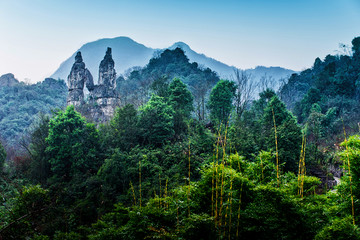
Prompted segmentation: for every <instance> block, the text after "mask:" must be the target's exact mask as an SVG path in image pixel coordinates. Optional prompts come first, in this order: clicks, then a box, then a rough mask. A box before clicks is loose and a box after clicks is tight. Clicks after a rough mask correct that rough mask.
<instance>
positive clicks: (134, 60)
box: [51, 37, 294, 88]
mask: <svg viewBox="0 0 360 240" xmlns="http://www.w3.org/2000/svg"><path fill="white" fill-rule="evenodd" d="M107 47H111V48H112V53H113V59H114V61H115V69H116V72H117V74H118V75H119V74H123V73H124V71H126V70H127V69H129V68H131V67H134V66H141V67H143V66H145V65H146V64H147V63H148V62H149V60H150V59H151V58H152V57H153V56H154V55H157V54H158V53H159V52H160V51H162V50H163V49H153V48H149V47H146V46H144V45H142V44H140V43H137V42H135V41H133V40H132V39H130V38H128V37H117V38H111V39H109V38H106V39H100V40H97V41H94V42H90V43H87V44H85V45H83V46H82V47H81V48H80V49H79V50H77V51H81V54H82V56H83V59H84V62H85V64H86V67H87V68H88V69H89V70H90V72H91V74H92V75H93V77H94V80H95V81H97V79H98V71H99V63H100V61H101V60H102V59H103V57H104V54H105V51H106V48H107ZM176 47H180V48H182V49H183V50H184V52H185V54H186V55H187V57H188V58H189V60H190V62H197V63H198V64H199V65H200V66H204V67H208V68H210V69H212V70H213V71H215V72H217V73H218V74H219V76H220V77H221V78H229V77H231V76H232V75H233V73H234V69H236V68H235V67H233V66H229V65H226V64H224V63H222V62H220V61H217V60H215V59H213V58H210V57H207V56H206V55H204V54H199V53H197V52H195V51H193V50H192V49H191V48H190V47H189V46H188V45H187V44H186V43H183V42H177V43H175V44H173V45H172V46H170V47H169V49H175V48H176ZM77 51H76V52H77ZM76 52H74V54H73V55H72V56H71V57H69V58H68V59H67V60H66V61H65V62H63V63H62V64H61V65H60V67H59V69H58V70H56V72H55V73H54V74H53V75H52V76H51V77H52V78H55V79H58V78H60V79H64V80H66V79H67V76H68V74H69V73H70V69H71V66H72V64H73V63H74V57H75V54H76ZM246 71H248V72H249V73H251V75H252V76H253V78H254V81H256V82H258V81H259V79H260V78H261V77H262V76H264V75H267V76H272V77H273V78H274V80H275V82H276V84H275V87H276V88H277V86H278V82H279V81H278V80H279V79H281V78H286V77H288V76H290V75H291V74H292V73H294V71H292V70H289V69H284V68H281V67H262V66H260V67H256V68H254V69H247V70H246Z"/></svg>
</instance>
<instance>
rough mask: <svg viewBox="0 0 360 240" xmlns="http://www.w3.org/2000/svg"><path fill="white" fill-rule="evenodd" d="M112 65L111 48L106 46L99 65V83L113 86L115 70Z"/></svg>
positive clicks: (113, 64)
mask: <svg viewBox="0 0 360 240" xmlns="http://www.w3.org/2000/svg"><path fill="white" fill-rule="evenodd" d="M114 67H115V63H114V60H113V59H112V55H111V48H107V50H106V54H105V57H104V59H103V60H102V61H101V62H100V66H99V85H105V86H107V87H108V88H112V89H113V88H115V80H116V71H115V68H114Z"/></svg>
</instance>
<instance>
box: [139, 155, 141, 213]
mask: <svg viewBox="0 0 360 240" xmlns="http://www.w3.org/2000/svg"><path fill="white" fill-rule="evenodd" d="M139 193H140V208H141V160H140V161H139Z"/></svg>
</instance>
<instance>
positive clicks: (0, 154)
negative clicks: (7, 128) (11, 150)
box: [0, 142, 6, 176]
mask: <svg viewBox="0 0 360 240" xmlns="http://www.w3.org/2000/svg"><path fill="white" fill-rule="evenodd" d="M5 159H6V151H5V148H4V147H3V145H2V144H1V142H0V176H1V175H2V171H3V166H4V163H5Z"/></svg>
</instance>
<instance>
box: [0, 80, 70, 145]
mask: <svg viewBox="0 0 360 240" xmlns="http://www.w3.org/2000/svg"><path fill="white" fill-rule="evenodd" d="M67 91H68V90H67V87H66V84H65V82H64V81H63V80H55V79H51V78H47V79H45V80H44V81H43V82H39V83H36V84H32V85H27V84H25V83H23V82H20V83H19V84H16V85H14V86H11V87H7V86H4V87H1V88H0V106H1V107H0V132H1V137H2V138H3V139H4V140H5V141H6V143H7V145H8V146H14V145H18V143H19V140H20V138H21V137H22V135H23V134H24V133H25V132H26V130H27V129H28V128H29V127H30V126H31V124H32V123H33V121H34V119H36V116H37V115H38V114H39V113H40V112H42V113H44V114H45V113H50V111H51V110H52V109H55V108H62V107H64V106H65V105H66V95H67Z"/></svg>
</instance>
